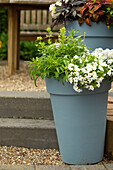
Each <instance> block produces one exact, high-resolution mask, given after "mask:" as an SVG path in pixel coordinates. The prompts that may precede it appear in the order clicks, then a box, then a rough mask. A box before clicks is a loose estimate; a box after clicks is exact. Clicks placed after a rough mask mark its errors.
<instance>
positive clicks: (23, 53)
mask: <svg viewBox="0 0 113 170" xmlns="http://www.w3.org/2000/svg"><path fill="white" fill-rule="evenodd" d="M36 55H37V48H36V46H35V42H34V41H26V42H25V41H21V42H20V58H21V59H24V60H28V59H31V58H33V57H34V58H36Z"/></svg>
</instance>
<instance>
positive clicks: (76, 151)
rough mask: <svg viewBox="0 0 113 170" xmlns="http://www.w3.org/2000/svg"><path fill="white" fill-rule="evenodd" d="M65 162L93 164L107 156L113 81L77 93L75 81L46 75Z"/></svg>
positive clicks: (60, 147) (62, 156)
mask: <svg viewBox="0 0 113 170" xmlns="http://www.w3.org/2000/svg"><path fill="white" fill-rule="evenodd" d="M46 86H47V91H48V92H49V93H50V98H51V103H52V109H53V115H54V120H55V125H56V132H57V138H58V143H59V149H60V153H61V158H62V161H63V162H65V163H68V164H93V163H97V162H99V161H101V160H102V159H103V155H104V141H105V130H106V113H107V101H108V90H109V89H110V87H111V83H110V82H109V81H103V83H102V84H101V87H100V88H97V89H95V90H94V91H89V90H86V89H85V90H84V91H83V92H81V93H77V92H75V91H74V90H73V88H72V84H70V83H68V82H66V83H65V86H64V85H62V80H60V81H59V82H57V80H55V79H54V78H51V79H48V78H46Z"/></svg>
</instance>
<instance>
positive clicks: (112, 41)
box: [65, 21, 113, 50]
mask: <svg viewBox="0 0 113 170" xmlns="http://www.w3.org/2000/svg"><path fill="white" fill-rule="evenodd" d="M65 27H66V31H67V35H69V32H70V31H71V28H72V29H74V30H80V33H81V35H82V36H84V32H85V33H86V37H85V44H86V45H87V46H88V47H91V48H92V50H95V48H98V47H100V48H103V49H106V48H109V49H112V48H113V28H112V27H111V28H110V29H108V28H107V26H106V24H105V23H102V22H99V23H98V24H97V23H95V22H92V23H91V26H88V25H87V24H86V23H83V24H82V25H81V26H80V25H79V23H78V21H68V22H66V23H65ZM80 33H77V34H76V36H78V35H80Z"/></svg>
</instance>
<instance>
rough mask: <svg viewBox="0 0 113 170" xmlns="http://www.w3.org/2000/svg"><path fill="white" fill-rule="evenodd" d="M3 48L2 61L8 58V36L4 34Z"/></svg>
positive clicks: (1, 52) (1, 38)
mask: <svg viewBox="0 0 113 170" xmlns="http://www.w3.org/2000/svg"><path fill="white" fill-rule="evenodd" d="M0 41H1V48H0V60H2V59H6V58H7V49H8V34H7V33H5V32H3V33H2V34H1V36H0Z"/></svg>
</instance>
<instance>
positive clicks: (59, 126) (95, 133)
mask: <svg viewBox="0 0 113 170" xmlns="http://www.w3.org/2000/svg"><path fill="white" fill-rule="evenodd" d="M48 32H49V33H50V34H49V35H47V38H48V44H45V42H43V41H42V40H43V39H42V38H41V37H38V38H37V41H36V46H37V47H38V53H40V57H37V58H36V59H33V60H32V61H30V62H29V67H30V75H31V79H32V80H34V83H35V85H36V82H37V79H38V77H39V76H41V78H42V79H44V78H45V80H46V86H47V91H48V92H49V93H50V98H51V103H52V109H53V115H54V120H55V125H56V132H57V137H58V143H59V149H60V152H61V158H62V160H63V162H65V163H68V164H92V163H96V162H99V161H101V160H102V159H103V152H104V139H105V129H106V112H107V100H108V90H109V89H110V85H111V81H112V79H113V78H112V75H113V50H109V49H106V50H103V49H101V48H98V49H95V51H93V52H89V50H88V48H87V47H86V45H85V44H84V40H83V39H82V38H81V36H77V37H74V35H75V33H76V32H78V31H76V32H75V31H74V30H73V29H72V30H71V32H70V35H69V36H66V30H65V28H64V27H63V28H62V29H61V30H60V35H59V37H58V40H57V41H56V42H55V43H52V42H51V36H52V35H51V30H50V29H48Z"/></svg>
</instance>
